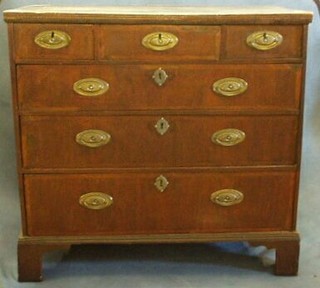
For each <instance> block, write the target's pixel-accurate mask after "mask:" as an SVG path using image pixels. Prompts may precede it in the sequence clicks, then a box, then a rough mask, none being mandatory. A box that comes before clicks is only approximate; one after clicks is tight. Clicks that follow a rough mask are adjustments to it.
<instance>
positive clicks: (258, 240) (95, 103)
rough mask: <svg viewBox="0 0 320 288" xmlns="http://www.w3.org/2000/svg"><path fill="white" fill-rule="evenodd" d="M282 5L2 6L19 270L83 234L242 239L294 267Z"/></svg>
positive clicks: (291, 30)
mask: <svg viewBox="0 0 320 288" xmlns="http://www.w3.org/2000/svg"><path fill="white" fill-rule="evenodd" d="M311 18H312V15H311V14H310V13H309V12H304V11H292V10H287V9H284V8H278V7H276V8H259V9H254V8H245V9H244V8H237V9H236V8H234V9H232V8H221V7H180V8H179V7H175V8H168V7H167V8H161V7H157V8H152V7H151V8H150V7H149V8H148V7H135V8H133V7H131V8H128V7H118V8H116V7H100V8H96V9H95V8H93V7H91V8H89V7H87V8H85V7H76V8H68V7H46V6H34V7H25V8H21V9H16V10H9V11H6V12H5V19H6V21H7V22H8V26H9V37H10V47H11V63H12V65H11V67H12V83H13V85H12V87H13V105H14V115H15V123H16V136H17V137H16V138H17V147H18V148H17V151H18V152H17V155H18V157H17V158H18V170H19V176H20V187H21V208H22V209H21V211H22V234H21V236H20V238H19V244H18V257H19V279H20V281H37V280H40V279H41V257H42V254H43V253H45V252H46V251H48V250H51V249H60V248H64V247H68V246H70V245H73V244H82V243H167V242H213V241H249V242H250V243H252V244H263V245H265V246H267V247H270V248H275V249H276V252H277V253H276V265H275V273H276V274H280V275H295V274H296V273H297V269H298V255H299V234H298V233H297V232H296V230H295V227H296V207H297V201H298V200H297V199H298V184H299V164H300V150H301V130H302V114H303V86H304V70H305V58H306V40H307V24H308V23H309V22H310V21H311Z"/></svg>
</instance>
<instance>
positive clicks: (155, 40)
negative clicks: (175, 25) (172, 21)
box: [142, 32, 179, 51]
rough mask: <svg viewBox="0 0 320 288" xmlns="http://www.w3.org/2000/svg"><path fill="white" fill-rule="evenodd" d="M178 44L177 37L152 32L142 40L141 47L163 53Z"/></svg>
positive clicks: (170, 34) (166, 33)
mask: <svg viewBox="0 0 320 288" xmlns="http://www.w3.org/2000/svg"><path fill="white" fill-rule="evenodd" d="M178 42H179V39H178V37H177V36H175V35H174V34H172V33H168V32H154V33H150V34H148V35H146V36H145V37H143V39H142V45H143V46H144V47H146V48H147V49H151V50H154V51H164V50H168V49H171V48H173V47H174V46H176V45H177V44H178Z"/></svg>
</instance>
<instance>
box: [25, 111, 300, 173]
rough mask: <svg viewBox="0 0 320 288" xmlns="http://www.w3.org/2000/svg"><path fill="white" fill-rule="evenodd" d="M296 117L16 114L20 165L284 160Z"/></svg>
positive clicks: (292, 155) (292, 147) (288, 159)
mask: <svg viewBox="0 0 320 288" xmlns="http://www.w3.org/2000/svg"><path fill="white" fill-rule="evenodd" d="M298 119H299V117H296V116H275V115H270V116H254V117H253V116H173V115H165V116H163V115H159V116H145V115H139V116H138V115H137V116H105V117H104V116H101V117H98V116H81V117H68V116H52V117H50V116H23V117H22V118H21V127H22V128H21V129H22V156H23V166H24V167H25V168H75V169H76V168H104V167H146V166H148V167H171V166H173V167H179V166H205V167H207V166H230V165H231V166H240V165H291V164H295V163H296V153H297V152H296V148H297V143H296V138H297V132H298Z"/></svg>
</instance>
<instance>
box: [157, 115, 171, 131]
mask: <svg viewBox="0 0 320 288" xmlns="http://www.w3.org/2000/svg"><path fill="white" fill-rule="evenodd" d="M154 127H155V128H156V130H157V132H158V133H159V134H160V135H164V134H165V133H166V132H167V131H168V129H169V128H170V125H169V122H168V121H167V120H166V119H164V118H163V117H161V118H160V119H159V120H158V122H157V123H156V125H154Z"/></svg>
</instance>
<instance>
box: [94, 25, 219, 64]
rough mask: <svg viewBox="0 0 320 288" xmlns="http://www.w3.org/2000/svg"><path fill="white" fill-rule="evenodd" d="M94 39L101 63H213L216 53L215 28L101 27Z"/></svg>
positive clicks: (217, 29) (217, 43)
mask: <svg viewBox="0 0 320 288" xmlns="http://www.w3.org/2000/svg"><path fill="white" fill-rule="evenodd" d="M97 38H98V42H99V43H98V57H99V59H101V60H125V61H133V62H134V61H141V60H143V61H152V62H155V61H185V60H186V61H188V60H190V61H193V60H217V59H218V58H219V53H220V51H219V50H220V27H218V26H205V25H203V26H202V25H201V26H192V25H187V26H184V25H177V26H167V25H130V26H127V25H102V26H100V30H99V32H98V37H97ZM199 47H201V49H199Z"/></svg>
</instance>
